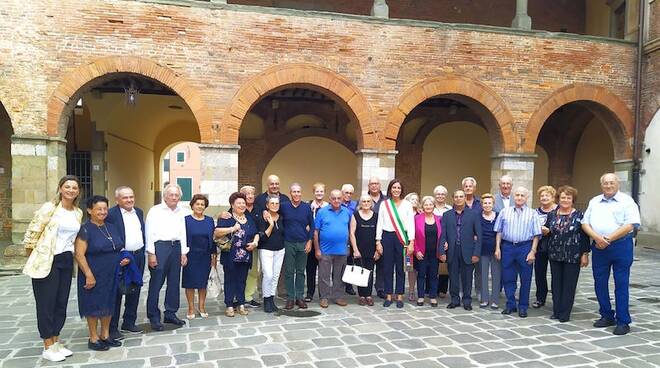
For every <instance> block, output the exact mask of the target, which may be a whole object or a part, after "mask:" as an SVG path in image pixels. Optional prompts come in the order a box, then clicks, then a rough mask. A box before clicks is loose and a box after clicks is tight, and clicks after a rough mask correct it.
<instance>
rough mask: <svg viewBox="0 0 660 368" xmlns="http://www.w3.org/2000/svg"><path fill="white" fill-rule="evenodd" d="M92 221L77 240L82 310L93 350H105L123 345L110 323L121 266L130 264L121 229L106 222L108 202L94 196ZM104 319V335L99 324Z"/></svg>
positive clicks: (90, 207) (89, 208)
mask: <svg viewBox="0 0 660 368" xmlns="http://www.w3.org/2000/svg"><path fill="white" fill-rule="evenodd" d="M87 213H88V214H89V221H87V222H86V223H84V224H83V225H82V226H81V228H80V232H79V233H78V238H77V239H76V262H77V263H78V311H79V312H80V316H81V317H85V318H86V319H87V328H88V330H89V341H88V342H87V347H88V348H89V349H90V350H96V351H104V350H108V349H109V348H110V347H118V346H121V342H120V341H119V340H116V339H113V338H111V337H110V320H111V319H112V313H113V311H114V308H115V302H116V298H117V288H118V287H119V282H118V280H119V278H118V276H117V274H118V269H119V266H125V265H127V264H128V263H129V259H128V258H124V259H121V260H120V251H121V250H122V249H123V248H124V244H122V240H121V239H122V238H121V236H120V234H119V230H118V229H117V228H116V227H115V226H114V225H113V224H111V223H106V222H105V218H106V217H107V216H108V199H107V198H105V197H103V196H93V197H92V198H90V199H89V200H88V201H87ZM99 320H101V334H100V336H99V334H98V330H97V329H98V322H99Z"/></svg>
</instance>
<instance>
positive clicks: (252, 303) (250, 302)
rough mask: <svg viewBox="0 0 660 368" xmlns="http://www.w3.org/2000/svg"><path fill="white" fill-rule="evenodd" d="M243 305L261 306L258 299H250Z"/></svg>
mask: <svg viewBox="0 0 660 368" xmlns="http://www.w3.org/2000/svg"><path fill="white" fill-rule="evenodd" d="M245 306H247V307H250V308H259V307H261V303H259V302H258V301H256V300H254V299H252V300H250V301H249V302H247V303H245Z"/></svg>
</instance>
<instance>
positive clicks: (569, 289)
mask: <svg viewBox="0 0 660 368" xmlns="http://www.w3.org/2000/svg"><path fill="white" fill-rule="evenodd" d="M550 273H551V274H552V281H551V283H552V314H554V315H555V317H557V319H558V320H560V321H568V320H569V318H570V317H571V310H572V309H573V302H574V301H575V289H576V288H577V283H578V277H579V276H580V264H579V263H566V262H556V261H550Z"/></svg>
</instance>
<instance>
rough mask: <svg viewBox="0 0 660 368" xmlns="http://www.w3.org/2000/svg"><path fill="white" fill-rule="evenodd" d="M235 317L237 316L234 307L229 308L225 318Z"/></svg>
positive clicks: (226, 310)
mask: <svg viewBox="0 0 660 368" xmlns="http://www.w3.org/2000/svg"><path fill="white" fill-rule="evenodd" d="M235 315H236V313H235V312H234V308H233V307H227V309H225V316H227V317H233V316H235Z"/></svg>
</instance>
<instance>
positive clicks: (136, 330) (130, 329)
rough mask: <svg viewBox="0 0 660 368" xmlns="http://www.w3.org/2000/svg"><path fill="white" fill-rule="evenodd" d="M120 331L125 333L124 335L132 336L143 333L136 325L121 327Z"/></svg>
mask: <svg viewBox="0 0 660 368" xmlns="http://www.w3.org/2000/svg"><path fill="white" fill-rule="evenodd" d="M121 331H122V332H126V333H132V334H141V333H143V332H144V330H143V329H141V328H140V327H138V326H136V325H130V326H121ZM110 337H112V333H110Z"/></svg>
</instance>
